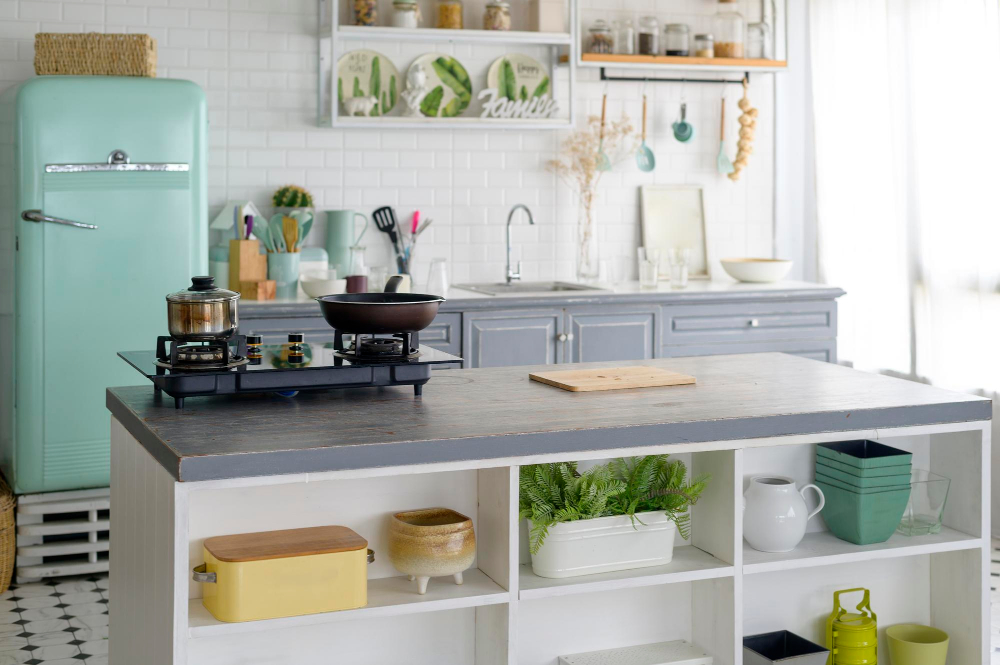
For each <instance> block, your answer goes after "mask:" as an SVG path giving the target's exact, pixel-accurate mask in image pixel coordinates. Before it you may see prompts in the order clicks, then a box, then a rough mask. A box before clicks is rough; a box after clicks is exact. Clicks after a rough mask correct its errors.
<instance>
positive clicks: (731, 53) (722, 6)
mask: <svg viewBox="0 0 1000 665" xmlns="http://www.w3.org/2000/svg"><path fill="white" fill-rule="evenodd" d="M737 1H738V0H719V7H718V10H717V11H716V14H715V19H714V21H713V22H712V23H713V30H714V32H715V57H717V58H742V57H743V44H744V42H745V40H746V37H745V34H746V25H747V23H746V21H745V20H744V19H743V15H742V14H740V13H739V12H738V11H737V6H738V5H737V4H736V3H737Z"/></svg>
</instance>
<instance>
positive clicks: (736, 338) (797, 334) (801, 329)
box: [662, 300, 837, 346]
mask: <svg viewBox="0 0 1000 665" xmlns="http://www.w3.org/2000/svg"><path fill="white" fill-rule="evenodd" d="M836 335H837V304H836V303H835V302H831V301H825V300H824V301H815V302H811V301H804V302H803V301H796V302H762V303H741V304H737V305H676V306H667V307H664V308H663V339H662V342H663V344H664V345H665V346H669V345H674V344H697V345H701V344H713V343H715V344H718V343H726V342H753V341H763V340H779V339H817V338H832V337H836Z"/></svg>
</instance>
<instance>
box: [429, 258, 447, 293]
mask: <svg viewBox="0 0 1000 665" xmlns="http://www.w3.org/2000/svg"><path fill="white" fill-rule="evenodd" d="M427 293H428V294H430V295H432V296H441V297H442V298H447V297H448V260H447V259H432V260H431V268H430V271H429V272H428V273H427Z"/></svg>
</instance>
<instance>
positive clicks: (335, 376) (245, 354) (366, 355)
mask: <svg viewBox="0 0 1000 665" xmlns="http://www.w3.org/2000/svg"><path fill="white" fill-rule="evenodd" d="M355 337H361V341H360V344H358V345H352V346H351V347H349V348H345V346H344V336H343V335H342V334H341V333H339V332H338V333H336V334H335V336H334V343H333V344H330V343H328V342H327V343H322V342H320V343H310V342H306V341H305V339H304V336H303V335H302V333H292V334H290V335H289V336H288V342H287V343H286V344H264V343H263V342H264V340H263V338H262V336H260V335H253V334H251V335H247V336H246V337H244V336H234V337H233V338H232V339H230V340H228V341H227V342H226V343H216V344H203V345H191V344H190V343H179V342H177V341H176V340H173V339H172V338H170V337H160V338H158V339H157V341H156V351H122V352H120V353H119V354H118V355H119V357H121V358H122V359H124V360H125V361H126V362H127V363H129V364H130V365H132V367H134V368H135V369H137V370H139V371H140V372H141V373H142V374H143V375H144V376H145V377H146V378H148V379H149V380H150V381H152V382H153V386H154V388H155V389H156V391H157V392H160V391H162V392H164V393H166V394H168V395H170V396H171V397H173V398H174V405H175V406H176V407H177V408H183V406H184V399H185V398H186V397H200V396H207V395H234V394H242V393H266V392H276V393H278V394H280V395H283V396H286V397H290V396H293V395H295V394H296V393H297V392H298V391H301V390H328V389H331V388H362V387H382V386H413V392H414V394H415V395H416V396H420V394H421V391H422V388H423V385H424V384H425V383H427V382H428V381H429V380H430V378H431V374H432V371H433V369H434V368H435V367H447V366H454V365H461V362H462V359H461V358H458V357H457V356H453V355H451V354H449V353H446V352H444V351H440V350H438V349H435V348H432V347H426V346H424V347H421V346H420V345H419V339H418V336H417V335H416V334H402V333H400V334H398V335H393V336H386V337H375V336H370V335H365V336H363V337H362V336H355ZM403 349H407V350H408V353H407V354H406V355H403Z"/></svg>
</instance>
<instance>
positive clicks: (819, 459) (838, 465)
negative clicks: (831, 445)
mask: <svg viewBox="0 0 1000 665" xmlns="http://www.w3.org/2000/svg"><path fill="white" fill-rule="evenodd" d="M816 464H817V465H818V464H822V465H823V466H825V467H827V468H829V469H836V470H837V471H843V472H844V473H849V474H851V475H852V476H856V477H858V478H881V477H882V476H906V475H909V473H910V472H911V471H912V470H913V465H912V464H900V465H898V466H874V467H870V468H867V469H863V468H861V467H858V466H852V465H850V464H844V463H843V462H838V461H837V460H835V459H833V458H832V457H824V456H822V455H820V454H819V453H818V452H817V454H816Z"/></svg>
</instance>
